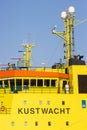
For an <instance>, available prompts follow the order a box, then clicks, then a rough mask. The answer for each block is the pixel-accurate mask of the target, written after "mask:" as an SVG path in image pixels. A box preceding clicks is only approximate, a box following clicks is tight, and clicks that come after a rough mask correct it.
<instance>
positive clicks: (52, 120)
mask: <svg viewBox="0 0 87 130" xmlns="http://www.w3.org/2000/svg"><path fill="white" fill-rule="evenodd" d="M82 101H85V102H86V101H87V96H86V94H73V95H72V94H39V93H37V94H28V93H24V94H23V93H22V94H6V95H5V94H4V95H2V94H1V95H0V103H1V104H3V108H2V107H1V108H0V129H3V130H6V129H9V130H18V129H21V130H22V129H24V130H29V129H32V130H36V129H38V130H45V129H47V130H49V129H50V130H73V129H76V130H79V129H80V130H83V129H87V105H86V104H85V106H83V105H82Z"/></svg>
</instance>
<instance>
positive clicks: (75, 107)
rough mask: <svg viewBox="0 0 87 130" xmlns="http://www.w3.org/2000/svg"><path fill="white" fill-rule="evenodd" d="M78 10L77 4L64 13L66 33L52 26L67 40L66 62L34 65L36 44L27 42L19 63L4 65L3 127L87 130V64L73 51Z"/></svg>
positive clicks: (0, 91)
mask: <svg viewBox="0 0 87 130" xmlns="http://www.w3.org/2000/svg"><path fill="white" fill-rule="evenodd" d="M74 13H75V8H74V7H73V6H70V7H69V8H68V9H67V10H66V11H63V12H62V13H61V18H62V19H63V22H64V31H63V32H57V31H56V27H54V28H53V29H52V34H55V35H57V36H58V37H60V38H62V39H63V41H64V45H63V46H64V59H65V60H64V61H65V62H64V63H61V62H59V63H55V64H53V65H52V66H51V67H50V68H48V67H45V64H44V63H43V64H42V65H41V67H38V68H37V67H36V68H33V67H32V63H31V60H32V56H31V52H32V48H33V47H34V44H29V43H25V44H23V47H24V52H23V58H19V59H18V60H17V65H15V64H13V63H8V64H7V67H1V68H0V129H2V130H6V129H8V130H18V129H20V130H29V129H30V130H31V129H32V130H45V129H46V130H74V129H76V130H86V129H87V65H86V63H85V60H84V59H83V56H82V55H79V54H78V55H75V54H74V52H73V47H74V27H75V16H74Z"/></svg>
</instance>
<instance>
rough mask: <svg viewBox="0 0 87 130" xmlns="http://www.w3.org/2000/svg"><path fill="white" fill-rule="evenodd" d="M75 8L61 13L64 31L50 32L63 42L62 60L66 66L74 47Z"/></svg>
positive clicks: (71, 7)
mask: <svg viewBox="0 0 87 130" xmlns="http://www.w3.org/2000/svg"><path fill="white" fill-rule="evenodd" d="M74 13H75V8H74V7H73V6H70V7H69V8H68V10H66V11H63V12H62V13H61V18H62V20H63V22H64V31H63V32H57V31H56V30H55V28H54V29H53V30H52V33H53V34H56V35H57V36H59V37H60V38H62V39H63V40H64V59H66V63H67V64H66V65H67V67H68V65H69V59H70V58H71V57H72V55H73V49H72V48H73V45H74V20H75V16H74Z"/></svg>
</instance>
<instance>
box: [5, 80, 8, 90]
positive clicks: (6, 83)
mask: <svg viewBox="0 0 87 130" xmlns="http://www.w3.org/2000/svg"><path fill="white" fill-rule="evenodd" d="M4 86H5V88H8V80H5V81H4Z"/></svg>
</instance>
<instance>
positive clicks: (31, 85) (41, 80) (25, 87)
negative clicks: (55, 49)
mask: <svg viewBox="0 0 87 130" xmlns="http://www.w3.org/2000/svg"><path fill="white" fill-rule="evenodd" d="M59 71H62V73H61V72H59ZM68 81H69V75H68V74H65V73H64V70H63V69H62V70H59V69H52V68H47V69H46V68H43V67H42V68H37V69H34V70H33V69H32V70H27V69H26V68H21V69H12V68H10V69H8V70H0V93H5V94H6V93H10V94H14V93H65V90H64V86H65V84H67V83H68Z"/></svg>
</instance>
